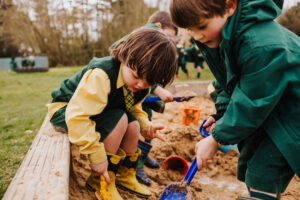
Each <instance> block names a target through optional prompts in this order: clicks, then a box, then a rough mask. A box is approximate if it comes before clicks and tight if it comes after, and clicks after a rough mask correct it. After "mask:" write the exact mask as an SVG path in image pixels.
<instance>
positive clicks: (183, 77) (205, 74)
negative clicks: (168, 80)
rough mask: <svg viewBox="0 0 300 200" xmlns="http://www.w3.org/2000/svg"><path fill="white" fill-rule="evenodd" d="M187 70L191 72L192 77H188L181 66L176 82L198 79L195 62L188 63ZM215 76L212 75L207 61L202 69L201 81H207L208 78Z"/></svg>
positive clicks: (211, 78)
mask: <svg viewBox="0 0 300 200" xmlns="http://www.w3.org/2000/svg"><path fill="white" fill-rule="evenodd" d="M187 70H188V72H189V74H190V78H189V79H188V78H187V77H186V75H185V73H184V72H183V71H182V70H181V68H180V69H179V80H175V82H185V81H195V80H197V79H196V77H197V71H196V69H195V68H194V63H190V62H188V63H187ZM213 79H214V77H213V75H212V73H211V72H210V70H209V68H208V66H207V64H206V63H204V69H202V72H201V77H200V79H199V80H200V81H204V80H205V81H207V80H213Z"/></svg>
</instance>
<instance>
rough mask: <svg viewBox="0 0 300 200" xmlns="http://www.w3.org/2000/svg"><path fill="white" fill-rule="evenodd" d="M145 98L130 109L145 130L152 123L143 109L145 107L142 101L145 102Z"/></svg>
mask: <svg viewBox="0 0 300 200" xmlns="http://www.w3.org/2000/svg"><path fill="white" fill-rule="evenodd" d="M149 94H150V92H149V93H148V95H149ZM148 95H146V96H148ZM145 98H146V97H145ZM145 98H144V99H145ZM144 99H143V100H142V101H140V102H138V103H137V104H135V105H134V106H133V107H132V108H131V110H130V112H131V113H132V114H133V115H134V116H135V117H136V119H137V120H138V121H139V124H140V127H141V130H144V128H146V127H148V126H150V124H151V123H150V121H149V120H148V115H147V113H146V112H145V111H143V108H142V103H143V101H144Z"/></svg>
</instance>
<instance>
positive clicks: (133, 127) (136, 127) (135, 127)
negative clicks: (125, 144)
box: [125, 121, 140, 138]
mask: <svg viewBox="0 0 300 200" xmlns="http://www.w3.org/2000/svg"><path fill="white" fill-rule="evenodd" d="M125 134H126V136H129V137H131V138H138V137H139V135H140V124H139V122H138V121H133V122H130V123H129V124H128V126H127V130H126V133H125Z"/></svg>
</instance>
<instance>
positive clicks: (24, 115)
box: [0, 63, 213, 199]
mask: <svg viewBox="0 0 300 200" xmlns="http://www.w3.org/2000/svg"><path fill="white" fill-rule="evenodd" d="M80 68H81V67H57V68H51V69H50V71H49V72H41V73H38V72H35V73H23V74H17V73H15V72H11V73H8V72H6V71H5V72H4V71H0V147H1V148H0V163H1V165H0V199H1V198H2V197H3V195H4V193H5V191H6V189H7V187H8V185H9V183H10V181H11V180H12V178H13V176H14V175H15V173H16V171H17V169H18V168H19V166H20V164H21V162H22V160H23V158H24V156H25V155H26V153H27V151H28V149H29V147H30V145H31V143H32V141H33V139H34V137H35V135H36V134H37V132H38V130H39V128H40V126H41V124H42V122H43V120H44V117H45V115H46V113H47V109H46V106H45V105H46V104H47V103H50V101H51V96H50V93H51V91H52V90H53V89H55V88H58V87H59V85H60V83H61V81H62V80H64V79H65V78H68V77H70V76H72V75H74V74H75V73H76V72H77V71H79V70H80ZM187 68H188V70H189V73H190V76H191V78H190V79H186V76H185V74H184V73H183V72H182V71H181V70H180V73H179V76H180V80H179V81H195V80H196V79H195V77H196V71H195V69H194V68H193V65H192V63H189V64H188V66H187ZM212 79H213V76H212V74H211V73H210V71H209V69H208V68H207V66H206V67H205V68H204V70H203V71H202V74H201V79H200V80H212ZM176 82H178V81H176Z"/></svg>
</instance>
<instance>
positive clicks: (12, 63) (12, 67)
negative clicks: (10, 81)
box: [9, 57, 18, 71]
mask: <svg viewBox="0 0 300 200" xmlns="http://www.w3.org/2000/svg"><path fill="white" fill-rule="evenodd" d="M17 68H18V64H17V62H16V60H15V57H12V58H11V60H10V62H9V70H10V71H11V70H13V71H15V70H16V69H17Z"/></svg>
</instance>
